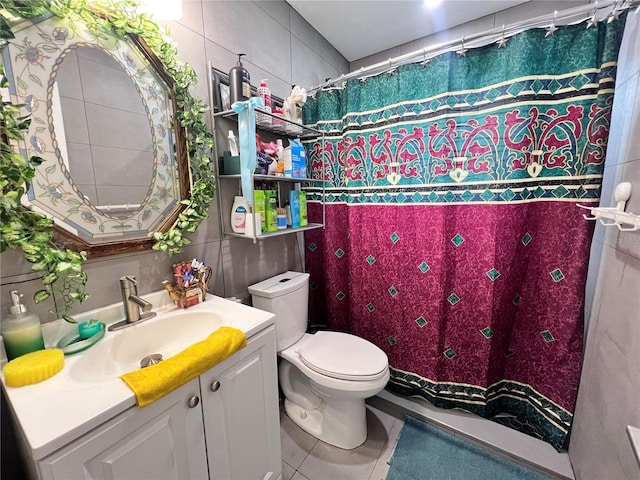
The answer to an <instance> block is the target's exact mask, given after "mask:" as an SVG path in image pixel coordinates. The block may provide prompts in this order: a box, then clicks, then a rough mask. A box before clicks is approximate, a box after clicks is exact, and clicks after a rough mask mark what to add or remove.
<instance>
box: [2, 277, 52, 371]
mask: <svg viewBox="0 0 640 480" xmlns="http://www.w3.org/2000/svg"><path fill="white" fill-rule="evenodd" d="M10 294H11V303H12V305H11V306H10V307H9V314H10V315H9V316H8V317H6V318H5V319H4V320H2V341H3V342H4V349H5V350H6V352H7V359H8V360H13V359H14V358H16V357H19V356H21V355H24V354H26V353H30V352H35V351H36V350H44V340H43V339H42V328H41V326H40V319H39V318H38V316H37V315H35V314H33V313H27V309H26V307H25V306H24V305H23V304H21V303H20V297H22V294H21V293H19V292H18V290H12V291H11V293H10Z"/></svg>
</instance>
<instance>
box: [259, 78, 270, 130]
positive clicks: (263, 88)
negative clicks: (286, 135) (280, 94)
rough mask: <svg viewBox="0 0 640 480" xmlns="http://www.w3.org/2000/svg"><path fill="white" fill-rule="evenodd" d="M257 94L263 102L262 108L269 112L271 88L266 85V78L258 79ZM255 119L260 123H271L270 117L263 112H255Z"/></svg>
mask: <svg viewBox="0 0 640 480" xmlns="http://www.w3.org/2000/svg"><path fill="white" fill-rule="evenodd" d="M258 96H259V97H261V98H262V101H263V102H264V107H263V108H262V109H263V110H264V111H265V112H269V113H271V90H269V87H267V80H266V79H262V80H260V86H259V87H258ZM256 121H257V122H258V124H260V125H271V117H270V116H269V115H265V114H264V113H258V114H256Z"/></svg>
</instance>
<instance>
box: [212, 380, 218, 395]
mask: <svg viewBox="0 0 640 480" xmlns="http://www.w3.org/2000/svg"><path fill="white" fill-rule="evenodd" d="M218 390H220V382H219V381H218V380H216V381H215V382H211V391H212V392H217V391H218Z"/></svg>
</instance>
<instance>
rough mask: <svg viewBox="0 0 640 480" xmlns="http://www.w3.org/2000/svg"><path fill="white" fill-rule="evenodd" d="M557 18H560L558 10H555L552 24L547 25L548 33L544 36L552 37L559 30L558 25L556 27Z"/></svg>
mask: <svg viewBox="0 0 640 480" xmlns="http://www.w3.org/2000/svg"><path fill="white" fill-rule="evenodd" d="M556 18H558V11H557V10H554V11H553V22H551V25H549V26H548V27H547V33H545V34H544V38H547V37H550V36H551V35H553V33H554V32H555V31H556V30H558V27H556Z"/></svg>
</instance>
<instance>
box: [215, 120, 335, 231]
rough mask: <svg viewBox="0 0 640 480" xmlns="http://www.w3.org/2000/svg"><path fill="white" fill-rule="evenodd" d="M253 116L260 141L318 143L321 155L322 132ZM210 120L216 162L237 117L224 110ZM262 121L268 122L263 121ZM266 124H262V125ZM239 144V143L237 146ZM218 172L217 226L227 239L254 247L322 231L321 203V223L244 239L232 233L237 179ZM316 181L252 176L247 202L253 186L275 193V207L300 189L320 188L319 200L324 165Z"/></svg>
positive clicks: (280, 205) (298, 124) (232, 175)
mask: <svg viewBox="0 0 640 480" xmlns="http://www.w3.org/2000/svg"><path fill="white" fill-rule="evenodd" d="M255 110H256V113H257V114H260V115H259V116H258V115H256V117H257V118H258V119H262V121H261V122H258V121H257V122H256V133H257V134H258V135H260V139H261V140H262V141H267V142H268V141H273V140H275V139H277V138H281V139H283V140H291V139H300V140H303V141H308V140H314V139H318V141H319V142H321V150H320V151H322V152H324V142H325V139H324V132H322V131H320V130H316V129H314V128H310V127H307V126H305V125H302V124H300V123H297V122H294V121H291V120H288V119H286V118H283V117H280V116H278V115H274V114H273V113H271V112H268V111H265V110H262V109H259V108H256V109H255ZM212 118H213V132H214V136H215V140H216V141H215V154H216V158H220V157H221V156H222V154H223V150H224V148H220V147H219V145H226V142H227V140H226V139H227V133H228V132H229V130H233V131H234V132H235V133H236V136H238V135H237V134H238V116H237V114H236V112H234V111H233V110H225V111H222V112H217V113H213V114H212ZM266 119H270V121H269V120H266ZM265 120H266V121H265ZM240 143H241V142H240ZM216 166H217V168H218V169H217V172H218V175H217V177H218V187H219V188H218V195H217V197H218V206H219V211H220V222H221V224H222V227H223V229H222V230H223V234H224V235H225V236H229V237H237V238H248V239H252V240H253V242H254V243H256V241H257V240H262V239H265V238H269V237H277V236H281V235H287V234H290V233H300V232H304V231H306V230H313V229H316V228H324V224H325V206H324V201H323V202H322V221H321V222H320V223H309V224H308V225H305V226H303V227H297V228H292V227H290V226H288V227H287V228H286V229H283V230H277V231H273V232H262V233H261V234H258V235H255V234H253V235H246V234H244V233H236V232H234V231H233V230H232V229H231V208H232V204H233V197H234V196H235V195H241V175H239V174H231V175H225V174H224V173H221V172H220V170H221V168H220V166H219V165H218V164H217V163H216ZM320 177H321V178H320V179H316V178H291V177H284V176H277V175H263V174H258V173H255V172H254V173H252V175H251V180H252V181H251V185H252V190H251V192H250V198H254V194H253V192H254V191H255V190H256V187H257V186H267V185H268V186H269V189H270V190H276V191H277V203H278V207H284V206H285V203H287V201H286V200H287V199H288V198H289V195H288V192H289V190H301V189H303V186H304V185H315V186H316V187H318V188H319V187H320V186H321V188H322V195H321V198H323V199H324V196H325V195H324V194H325V183H326V182H325V181H324V180H322V178H324V162H323V170H322V172H321V174H320Z"/></svg>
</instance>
